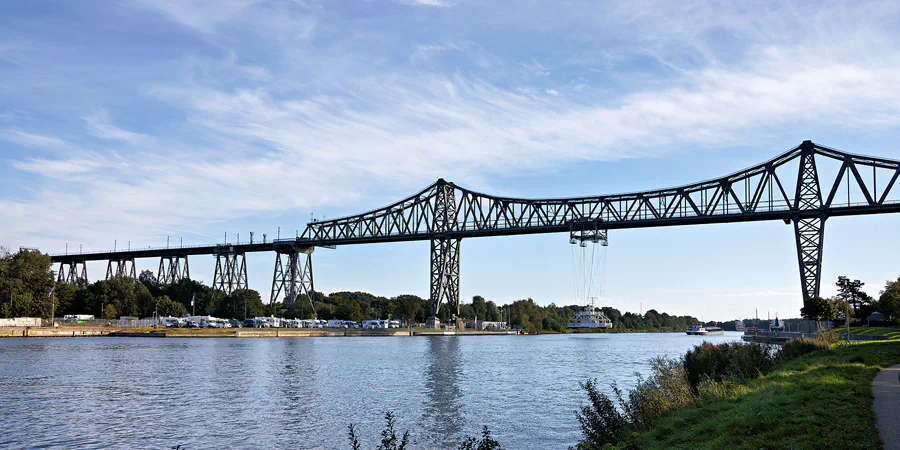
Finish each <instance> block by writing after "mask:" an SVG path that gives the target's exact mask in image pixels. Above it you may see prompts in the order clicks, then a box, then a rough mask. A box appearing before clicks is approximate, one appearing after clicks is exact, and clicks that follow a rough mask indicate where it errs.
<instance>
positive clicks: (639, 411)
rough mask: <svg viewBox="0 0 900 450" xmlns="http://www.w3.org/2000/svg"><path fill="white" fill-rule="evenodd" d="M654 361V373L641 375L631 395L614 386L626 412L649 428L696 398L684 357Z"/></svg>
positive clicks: (639, 425)
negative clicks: (670, 412)
mask: <svg viewBox="0 0 900 450" xmlns="http://www.w3.org/2000/svg"><path fill="white" fill-rule="evenodd" d="M650 364H651V365H650V376H648V377H647V378H646V379H644V378H643V377H641V376H640V375H638V380H637V385H636V386H635V387H634V388H633V389H631V390H629V391H628V392H627V396H626V395H623V394H624V393H623V392H622V391H620V390H619V389H618V388H616V387H615V386H613V389H614V390H615V392H616V397H617V399H618V401H619V406H620V407H621V409H622V413H623V415H624V416H625V418H626V420H628V422H629V424H630V425H631V426H632V427H633V428H635V429H636V430H647V429H649V428H650V427H652V426H653V425H654V424H655V423H656V421H657V419H659V418H660V417H661V416H662V415H663V414H665V413H667V412H669V411H672V410H674V409H678V408H681V407H683V406H685V405H687V404H689V403H691V402H692V401H693V400H694V396H693V393H692V392H691V386H690V383H689V382H688V378H687V374H686V372H685V370H684V364H683V363H682V362H681V361H680V360H677V359H667V358H662V357H658V358H656V359H654V360H652V361H651V363H650Z"/></svg>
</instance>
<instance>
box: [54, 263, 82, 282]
mask: <svg viewBox="0 0 900 450" xmlns="http://www.w3.org/2000/svg"><path fill="white" fill-rule="evenodd" d="M82 281H84V282H87V264H86V263H85V262H84V261H72V262H61V263H59V272H57V274H56V282H57V283H66V284H73V285H74V284H79V283H80V282H82Z"/></svg>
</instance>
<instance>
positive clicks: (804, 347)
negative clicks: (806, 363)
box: [778, 338, 831, 359]
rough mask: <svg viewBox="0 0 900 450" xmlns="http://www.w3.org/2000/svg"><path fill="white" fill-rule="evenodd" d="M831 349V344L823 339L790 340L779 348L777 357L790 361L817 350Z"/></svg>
mask: <svg viewBox="0 0 900 450" xmlns="http://www.w3.org/2000/svg"><path fill="white" fill-rule="evenodd" d="M830 347H831V343H830V342H828V341H827V340H825V339H809V338H800V339H791V340H789V341H787V342H785V343H784V345H782V346H781V352H779V355H778V356H779V357H780V358H781V359H791V358H796V357H798V356H803V355H805V354H807V353H812V352H815V351H818V350H827V349H829V348H830Z"/></svg>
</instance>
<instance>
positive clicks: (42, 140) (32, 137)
mask: <svg viewBox="0 0 900 450" xmlns="http://www.w3.org/2000/svg"><path fill="white" fill-rule="evenodd" d="M0 137H2V138H4V139H6V140H8V141H11V142H15V143H16V144H20V145H24V146H26V147H34V148H50V149H68V148H70V147H69V144H67V143H66V142H65V141H63V140H62V139H60V138H57V137H54V136H44V135H41V134H35V133H26V132H24V131H19V130H7V131H6V132H5V133H3V134H0Z"/></svg>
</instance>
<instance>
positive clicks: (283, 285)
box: [269, 243, 316, 318]
mask: <svg viewBox="0 0 900 450" xmlns="http://www.w3.org/2000/svg"><path fill="white" fill-rule="evenodd" d="M314 250H315V247H303V246H298V245H297V244H293V243H292V244H290V245H288V246H285V247H284V248H278V249H276V253H275V274H274V275H273V276H272V294H271V296H270V297H269V305H274V304H275V301H276V300H278V297H279V296H281V295H282V294H284V300H283V302H282V304H283V306H284V308H285V309H291V306H292V305H293V303H294V300H296V299H297V297H298V296H300V295H305V296H306V298H307V299H309V306H310V307H311V308H312V310H313V313H312V315H313V318H315V317H316V308H315V305H313V300H312V293H313V291H314V290H315V286H314V285H313V271H312V254H313V251H314Z"/></svg>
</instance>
